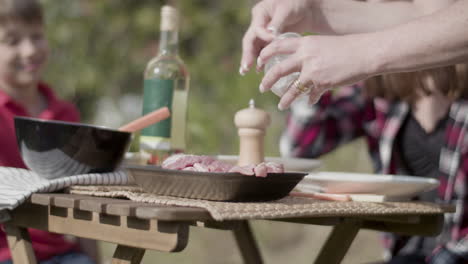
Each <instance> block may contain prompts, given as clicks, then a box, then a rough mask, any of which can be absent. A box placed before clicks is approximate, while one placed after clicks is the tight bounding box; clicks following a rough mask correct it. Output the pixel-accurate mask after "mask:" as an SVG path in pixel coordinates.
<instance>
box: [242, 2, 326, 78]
mask: <svg viewBox="0 0 468 264" xmlns="http://www.w3.org/2000/svg"><path fill="white" fill-rule="evenodd" d="M320 1H322V0H294V1H285V0H264V1H261V2H259V3H258V4H256V5H255V7H254V8H253V9H252V20H251V23H250V26H249V28H248V29H247V32H246V33H245V35H244V38H243V40H242V59H241V67H240V69H239V73H240V74H241V75H244V74H245V73H246V72H247V71H249V70H250V68H251V67H252V65H253V62H254V60H255V58H257V56H258V54H259V52H260V50H262V48H263V47H265V46H266V45H268V44H269V43H270V42H271V41H272V40H273V39H274V38H275V36H276V35H277V34H278V33H280V32H306V31H312V26H313V24H314V23H313V19H314V16H313V14H312V11H313V10H315V8H314V7H315V6H317V5H318V4H319V2H320Z"/></svg>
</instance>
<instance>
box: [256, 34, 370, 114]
mask: <svg viewBox="0 0 468 264" xmlns="http://www.w3.org/2000/svg"><path fill="white" fill-rule="evenodd" d="M367 39H368V38H367V37H366V34H362V35H345V36H307V37H301V38H289V39H283V40H277V41H274V42H271V43H270V44H268V45H267V46H266V47H265V48H263V49H262V50H261V52H260V55H259V57H258V60H257V70H261V69H262V68H263V66H264V63H265V62H266V61H268V59H269V58H271V57H272V56H275V55H278V54H289V57H288V58H287V59H285V60H284V61H282V62H281V63H279V64H276V65H275V66H273V67H272V68H271V69H270V70H269V71H268V72H267V73H266V74H265V76H264V77H263V80H262V82H261V84H260V91H261V92H265V91H268V90H270V89H271V87H272V86H273V84H274V83H276V82H277V81H278V80H279V79H280V78H281V77H284V76H286V75H288V74H291V73H293V72H300V76H299V79H298V82H295V83H294V84H293V85H291V86H290V87H289V89H288V91H287V92H286V93H285V94H284V95H283V96H282V97H281V100H280V102H279V104H278V108H279V109H280V110H283V109H286V108H288V107H289V106H290V105H291V103H292V102H293V101H294V99H296V98H297V97H298V96H299V95H301V93H302V92H304V91H305V90H306V89H305V88H306V87H308V88H310V91H307V92H308V93H309V103H316V102H317V101H318V99H319V98H320V96H321V95H322V94H323V93H324V92H325V91H326V90H329V89H331V88H334V87H337V86H343V85H348V84H352V83H355V82H357V81H359V80H362V79H365V78H368V77H370V76H371V75H373V74H374V73H375V72H376V70H375V65H374V63H373V57H374V56H373V55H372V54H375V53H373V51H376V50H377V51H378V46H377V45H379V43H372V42H370V41H368V40H367ZM298 88H299V89H298ZM301 88H302V89H301ZM301 90H302V91H301Z"/></svg>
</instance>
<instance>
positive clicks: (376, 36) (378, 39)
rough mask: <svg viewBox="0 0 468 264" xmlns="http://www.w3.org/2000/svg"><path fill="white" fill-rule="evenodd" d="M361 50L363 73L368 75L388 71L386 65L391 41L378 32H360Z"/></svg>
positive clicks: (389, 55) (389, 54)
mask: <svg viewBox="0 0 468 264" xmlns="http://www.w3.org/2000/svg"><path fill="white" fill-rule="evenodd" d="M359 36H360V37H361V41H360V42H361V43H362V44H361V45H360V47H362V48H363V49H364V52H362V54H363V56H364V58H363V61H364V62H365V65H366V66H365V73H366V74H367V76H368V77H372V76H375V75H381V74H384V73H386V72H388V71H389V68H388V65H389V61H390V57H391V49H389V48H388V47H391V45H392V44H391V43H390V41H389V40H387V39H386V38H385V35H384V34H380V32H373V33H365V34H360V35H359Z"/></svg>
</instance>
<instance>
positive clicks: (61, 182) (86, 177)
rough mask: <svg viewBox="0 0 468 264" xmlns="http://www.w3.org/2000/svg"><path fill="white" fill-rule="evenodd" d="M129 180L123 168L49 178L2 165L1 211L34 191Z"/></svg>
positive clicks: (16, 204) (0, 177)
mask: <svg viewBox="0 0 468 264" xmlns="http://www.w3.org/2000/svg"><path fill="white" fill-rule="evenodd" d="M128 182H129V179H128V174H127V173H126V172H125V171H123V170H119V171H115V172H109V173H90V174H81V175H74V176H68V177H63V178H57V179H52V180H48V179H45V178H41V177H40V176H39V175H37V174H36V173H35V172H33V171H30V170H26V169H18V168H9V167H0V212H2V211H4V209H9V210H12V209H15V208H16V207H18V206H19V205H20V204H21V203H23V202H24V201H25V200H26V199H27V198H28V197H29V196H31V194H33V193H40V192H54V191H57V190H60V189H63V188H66V187H69V186H71V185H122V184H127V183H128ZM1 218H2V217H1V214H0V220H1ZM0 222H1V221H0Z"/></svg>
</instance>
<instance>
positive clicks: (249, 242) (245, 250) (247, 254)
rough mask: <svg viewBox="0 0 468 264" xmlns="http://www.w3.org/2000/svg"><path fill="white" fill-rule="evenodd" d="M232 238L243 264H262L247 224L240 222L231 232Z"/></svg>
mask: <svg viewBox="0 0 468 264" xmlns="http://www.w3.org/2000/svg"><path fill="white" fill-rule="evenodd" d="M232 231H233V232H234V237H235V239H236V242H237V246H238V247H239V250H240V253H241V255H242V258H243V259H244V263H246V264H261V263H263V260H262V255H261V254H260V250H259V249H258V245H257V242H256V241H255V238H254V236H253V234H252V229H251V228H250V225H249V222H247V221H241V222H240V223H239V225H238V226H237V227H236V228H234V229H233V230H232Z"/></svg>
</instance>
